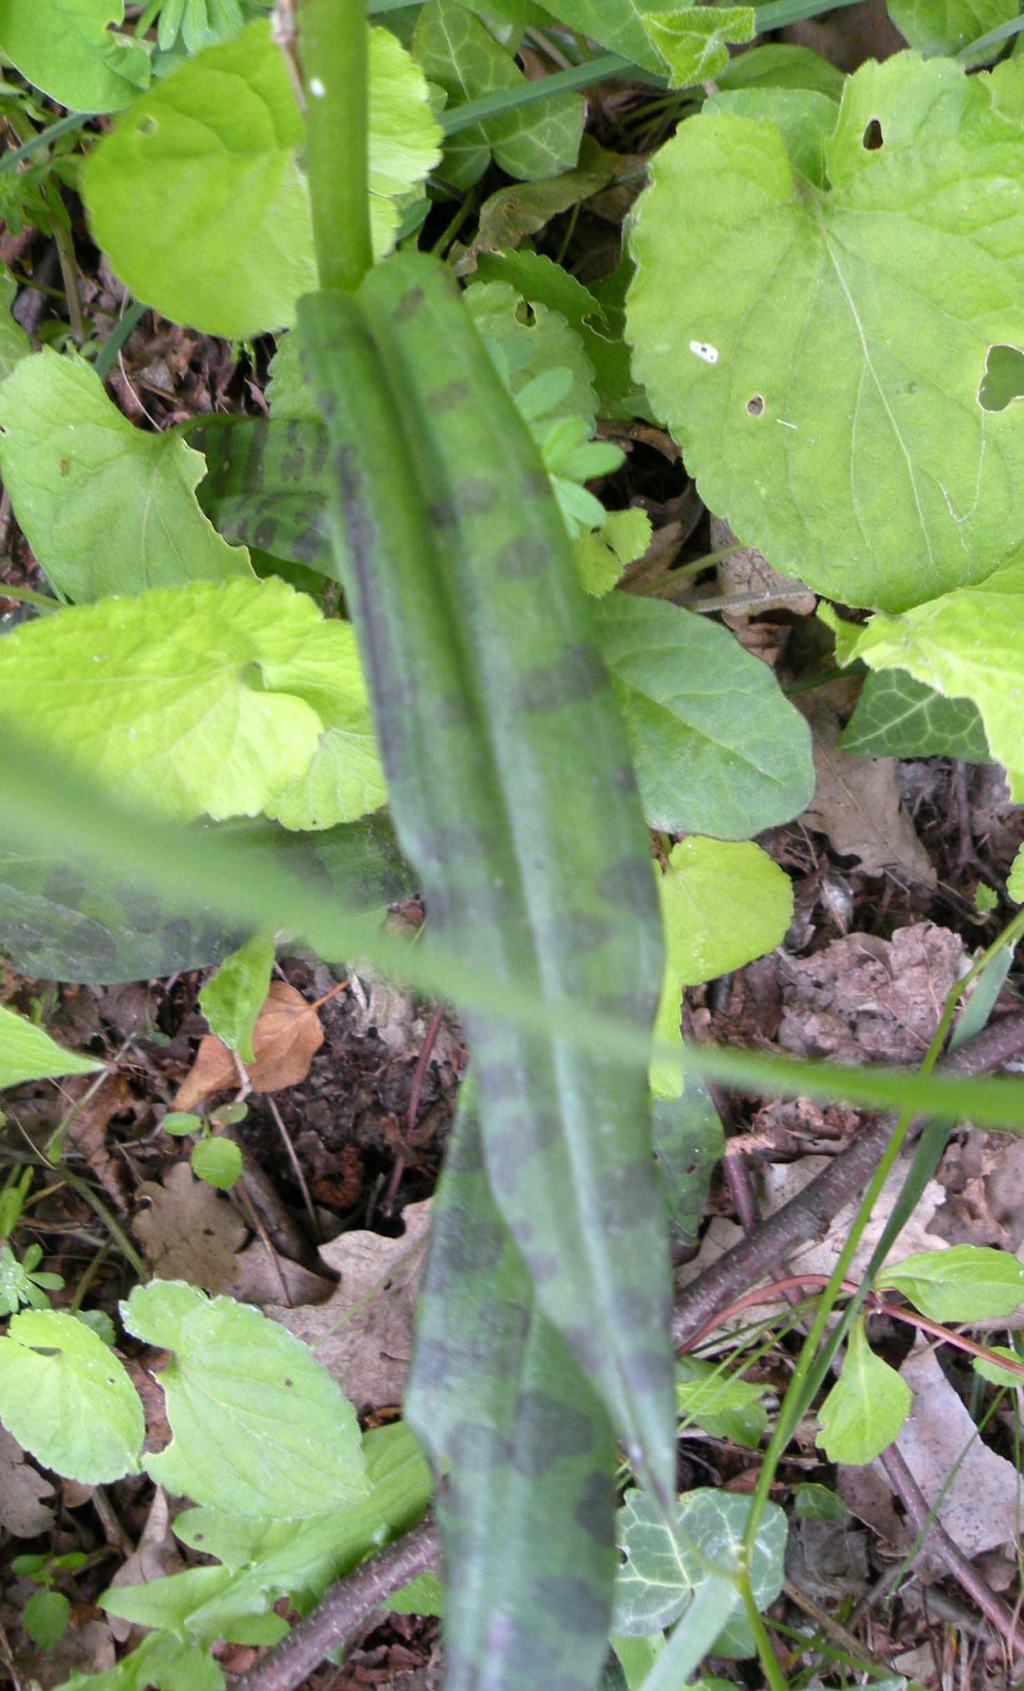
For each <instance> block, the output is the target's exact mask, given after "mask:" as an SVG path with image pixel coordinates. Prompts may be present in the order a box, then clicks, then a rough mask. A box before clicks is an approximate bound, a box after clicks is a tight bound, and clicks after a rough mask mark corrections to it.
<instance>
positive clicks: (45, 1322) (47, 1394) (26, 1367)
mask: <svg viewBox="0 0 1024 1691" xmlns="http://www.w3.org/2000/svg"><path fill="white" fill-rule="evenodd" d="M0 1420H2V1421H3V1424H4V1426H5V1427H6V1428H7V1430H8V1432H9V1433H11V1434H12V1436H13V1437H14V1438H16V1439H17V1441H18V1443H19V1444H20V1445H21V1446H22V1447H23V1448H24V1449H25V1450H27V1451H30V1452H31V1454H32V1455H33V1456H34V1457H35V1458H36V1460H37V1461H38V1462H41V1463H42V1464H43V1466H44V1468H52V1469H54V1471H55V1472H56V1473H58V1474H63V1475H66V1477H67V1478H68V1479H72V1480H80V1481H81V1482H82V1484H83V1485H106V1484H108V1483H109V1481H111V1480H119V1479H121V1477H122V1476H123V1475H124V1474H136V1473H138V1471H139V1452H140V1450H141V1449H142V1440H143V1437H144V1435H145V1431H146V1428H145V1422H144V1420H143V1415H142V1404H141V1403H140V1402H139V1397H138V1393H137V1392H136V1390H135V1387H134V1386H133V1385H132V1383H131V1380H130V1379H129V1378H128V1375H127V1374H126V1373H125V1370H124V1368H123V1367H122V1366H121V1364H120V1362H119V1361H118V1360H117V1357H116V1356H115V1355H114V1354H113V1352H112V1351H111V1350H110V1348H109V1346H107V1345H105V1344H104V1343H103V1340H102V1339H101V1338H99V1337H98V1336H97V1335H96V1334H95V1333H93V1332H91V1331H90V1329H89V1328H88V1327H86V1326H84V1325H83V1323H82V1322H81V1321H76V1320H75V1317H74V1316H73V1315H67V1314H65V1313H64V1311H63V1310H55V1309H26V1310H22V1312H21V1314H20V1315H15V1316H14V1317H13V1319H12V1321H11V1323H10V1325H9V1327H8V1329H7V1337H6V1338H4V1339H0Z"/></svg>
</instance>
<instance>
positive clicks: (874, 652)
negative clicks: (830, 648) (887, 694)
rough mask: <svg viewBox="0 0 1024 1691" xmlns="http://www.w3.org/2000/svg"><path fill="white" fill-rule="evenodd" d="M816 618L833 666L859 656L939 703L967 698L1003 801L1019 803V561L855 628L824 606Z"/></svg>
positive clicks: (1022, 750) (1022, 677)
mask: <svg viewBox="0 0 1024 1691" xmlns="http://www.w3.org/2000/svg"><path fill="white" fill-rule="evenodd" d="M819 615H821V616H822V618H823V619H824V620H825V621H826V622H827V623H828V625H829V627H830V628H831V629H832V630H833V632H834V633H835V636H836V656H837V658H838V660H839V662H840V663H843V664H846V663H851V662H852V661H853V659H854V658H862V659H863V661H864V662H865V663H866V664H867V665H868V666H869V667H870V668H871V669H878V670H887V669H898V670H906V671H908V672H909V673H910V674H911V675H912V676H914V677H915V679H916V680H917V681H920V682H922V683H923V684H924V686H926V687H930V688H933V689H934V690H935V691H936V692H938V693H941V694H942V695H943V696H944V697H945V698H947V699H958V700H961V701H962V700H964V699H969V700H972V701H973V703H974V704H975V705H976V706H977V709H978V714H979V715H980V717H981V724H982V728H983V729H984V733H985V739H986V740H987V742H988V746H989V749H990V751H991V753H992V756H993V758H995V759H997V760H998V762H1000V763H1002V764H1003V765H1004V766H1005V768H1006V773H1007V777H1008V779H1009V783H1010V795H1011V797H1012V798H1013V799H1015V800H1016V801H1018V802H1020V800H1022V799H1024V737H1022V735H1021V713H1020V701H1021V699H1022V698H1024V558H1019V559H1017V560H1015V561H1014V562H1013V563H1010V564H1007V565H1006V567H1005V568H1004V569H1001V570H997V572H996V573H995V575H990V576H989V578H988V580H987V581H982V582H979V583H978V585H977V586H975V587H961V588H959V589H958V590H957V591H955V592H953V593H944V594H942V595H941V597H939V598H937V599H932V600H930V601H929V602H928V604H926V605H918V606H917V607H916V608H915V609H913V610H910V611H904V612H903V613H902V614H901V615H899V616H885V615H879V616H874V617H872V618H871V620H870V622H868V623H867V624H866V625H865V626H864V627H863V628H859V627H855V626H854V625H853V624H851V623H848V622H842V621H840V620H839V618H838V617H837V616H836V614H835V612H834V611H832V610H831V609H830V608H829V607H828V606H823V607H821V609H820V611H819Z"/></svg>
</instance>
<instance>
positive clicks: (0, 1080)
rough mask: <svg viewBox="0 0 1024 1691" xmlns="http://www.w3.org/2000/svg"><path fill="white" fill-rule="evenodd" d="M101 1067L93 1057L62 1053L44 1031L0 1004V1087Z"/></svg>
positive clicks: (86, 1072)
mask: <svg viewBox="0 0 1024 1691" xmlns="http://www.w3.org/2000/svg"><path fill="white" fill-rule="evenodd" d="M102 1067H103V1064H102V1063H97V1062H96V1060H95V1058H93V1057H80V1056H78V1054H77V1052H74V1051H64V1050H62V1049H61V1047H60V1046H59V1045H58V1044H57V1043H56V1042H55V1041H54V1040H52V1039H51V1038H50V1036H49V1034H48V1033H47V1031H46V1029H45V1028H41V1027H37V1026H36V1024H35V1022H30V1021H28V1020H27V1018H26V1017H25V1016H16V1015H15V1013H14V1011H13V1010H8V1009H7V1008H6V1006H5V1005H2V1004H0V1087H4V1086H20V1085H21V1084H22V1082H23V1081H26V1080H50V1079H53V1078H55V1077H56V1076H58V1075H66V1074H94V1073H95V1071H96V1070H97V1069H101V1068H102Z"/></svg>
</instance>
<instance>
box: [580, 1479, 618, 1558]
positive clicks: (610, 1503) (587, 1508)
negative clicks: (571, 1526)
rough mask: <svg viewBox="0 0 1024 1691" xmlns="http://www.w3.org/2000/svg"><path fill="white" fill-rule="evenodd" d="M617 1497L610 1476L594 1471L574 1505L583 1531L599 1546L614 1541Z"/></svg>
mask: <svg viewBox="0 0 1024 1691" xmlns="http://www.w3.org/2000/svg"><path fill="white" fill-rule="evenodd" d="M617 1501H618V1495H617V1493H616V1490H615V1485H614V1482H613V1480H612V1477H611V1475H610V1474H606V1473H605V1472H604V1470H603V1469H596V1470H595V1471H594V1473H592V1474H590V1475H589V1476H588V1478H587V1482H586V1484H585V1486H584V1487H583V1495H582V1497H581V1498H580V1501H579V1503H578V1504H577V1505H576V1510H575V1516H576V1521H577V1524H578V1525H579V1526H581V1527H582V1528H583V1531H584V1532H585V1533H587V1534H588V1535H589V1537H590V1538H592V1539H594V1541H595V1543H597V1544H601V1545H608V1544H612V1543H613V1542H614V1539H615V1506H616V1503H617Z"/></svg>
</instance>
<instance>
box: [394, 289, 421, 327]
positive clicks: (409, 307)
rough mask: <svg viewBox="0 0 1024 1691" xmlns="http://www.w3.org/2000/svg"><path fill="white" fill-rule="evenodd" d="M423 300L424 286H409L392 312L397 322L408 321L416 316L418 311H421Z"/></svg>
mask: <svg viewBox="0 0 1024 1691" xmlns="http://www.w3.org/2000/svg"><path fill="white" fill-rule="evenodd" d="M423 300H424V293H423V289H422V288H407V289H406V291H405V293H404V294H403V295H402V297H401V299H400V300H399V302H398V304H397V305H396V306H395V309H394V311H393V312H392V313H391V316H392V318H393V320H394V321H395V322H396V323H408V321H409V319H410V317H415V315H416V313H417V312H418V311H419V309H420V306H421V305H422V304H423Z"/></svg>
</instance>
